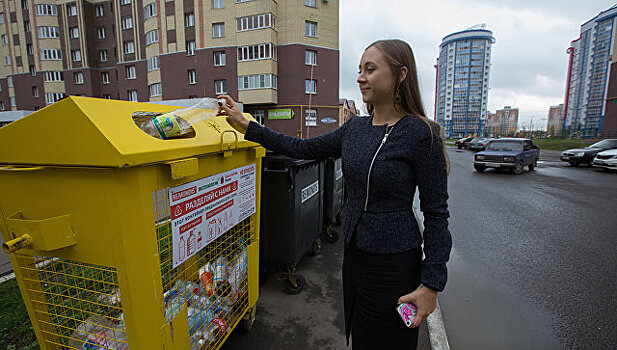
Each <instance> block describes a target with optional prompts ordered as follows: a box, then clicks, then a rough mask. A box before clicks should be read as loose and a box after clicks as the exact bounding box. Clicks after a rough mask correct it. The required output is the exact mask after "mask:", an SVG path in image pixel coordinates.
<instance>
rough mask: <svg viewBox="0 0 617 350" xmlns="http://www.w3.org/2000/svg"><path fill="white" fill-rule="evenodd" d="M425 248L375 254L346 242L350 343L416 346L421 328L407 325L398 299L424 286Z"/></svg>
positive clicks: (357, 345) (358, 346)
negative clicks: (421, 275) (422, 277)
mask: <svg viewBox="0 0 617 350" xmlns="http://www.w3.org/2000/svg"><path fill="white" fill-rule="evenodd" d="M421 262H422V249H421V247H417V248H414V249H412V250H409V251H406V252H403V253H396V254H372V253H367V252H363V251H360V250H358V249H357V248H356V245H355V240H354V241H352V242H351V244H349V245H347V244H346V245H345V255H344V258H343V297H344V304H345V305H344V307H345V330H346V336H347V345H349V336H350V334H351V340H352V348H353V349H354V350H362V349H416V347H417V343H418V328H413V329H412V328H407V327H406V326H405V324H403V321H402V320H401V318H400V316H399V315H398V312H397V311H396V306H397V305H398V299H399V298H400V297H401V296H403V295H405V294H409V293H411V292H413V291H414V290H416V289H417V288H418V286H419V285H420V264H421Z"/></svg>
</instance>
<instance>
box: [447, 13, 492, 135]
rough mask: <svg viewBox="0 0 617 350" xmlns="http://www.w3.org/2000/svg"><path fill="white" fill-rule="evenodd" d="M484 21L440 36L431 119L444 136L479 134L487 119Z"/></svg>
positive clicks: (488, 51) (488, 63)
mask: <svg viewBox="0 0 617 350" xmlns="http://www.w3.org/2000/svg"><path fill="white" fill-rule="evenodd" d="M493 43H495V38H494V37H493V33H492V32H491V31H490V30H486V29H485V26H484V25H479V26H474V27H471V28H469V29H466V30H464V31H461V32H457V33H453V34H450V35H448V36H446V37H444V38H443V40H442V42H441V45H439V58H438V59H437V65H436V66H435V67H436V70H437V72H436V89H435V90H436V91H435V94H436V96H435V120H436V121H437V122H438V123H439V124H441V125H442V126H443V128H444V131H445V136H446V137H462V136H468V135H474V134H478V135H479V134H481V133H482V131H483V129H484V128H485V127H486V122H487V119H488V109H487V103H488V91H489V76H490V74H489V72H490V67H491V47H492V44H493Z"/></svg>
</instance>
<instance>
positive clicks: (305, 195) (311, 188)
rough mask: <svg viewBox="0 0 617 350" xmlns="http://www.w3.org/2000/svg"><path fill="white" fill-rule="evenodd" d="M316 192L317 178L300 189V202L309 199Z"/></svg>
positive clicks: (317, 186)
mask: <svg viewBox="0 0 617 350" xmlns="http://www.w3.org/2000/svg"><path fill="white" fill-rule="evenodd" d="M317 192H319V180H317V181H315V182H313V183H312V184H310V185H308V186H306V187H305V188H303V189H302V203H304V202H306V201H307V200H309V199H310V198H311V197H313V196H314V195H315V194H316V193H317Z"/></svg>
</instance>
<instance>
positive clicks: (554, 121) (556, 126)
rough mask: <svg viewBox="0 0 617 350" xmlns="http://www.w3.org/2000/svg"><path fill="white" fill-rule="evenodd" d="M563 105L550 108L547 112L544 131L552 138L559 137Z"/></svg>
mask: <svg viewBox="0 0 617 350" xmlns="http://www.w3.org/2000/svg"><path fill="white" fill-rule="evenodd" d="M564 106H565V105H564V104H563V103H562V104H559V105H557V106H550V108H549V110H548V122H547V123H546V131H547V132H548V134H549V135H550V136H552V137H556V136H561V130H562V127H563V112H564V109H565V108H564Z"/></svg>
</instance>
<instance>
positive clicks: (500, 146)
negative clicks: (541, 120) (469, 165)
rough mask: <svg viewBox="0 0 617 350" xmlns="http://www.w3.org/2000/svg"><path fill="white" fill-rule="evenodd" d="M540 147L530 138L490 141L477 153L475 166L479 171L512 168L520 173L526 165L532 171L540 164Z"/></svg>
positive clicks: (517, 173)
mask: <svg viewBox="0 0 617 350" xmlns="http://www.w3.org/2000/svg"><path fill="white" fill-rule="evenodd" d="M538 159H540V148H538V146H536V145H534V144H533V142H531V140H530V139H524V138H504V139H496V140H492V141H491V142H489V144H488V146H486V149H485V150H484V151H480V152H478V153H476V155H475V156H474V162H473V167H474V169H476V171H477V172H480V173H481V172H483V171H484V170H486V169H487V168H499V169H510V170H511V171H512V172H513V173H514V174H516V175H519V174H521V173H522V172H523V168H524V167H525V166H528V167H529V171H532V170H534V169H535V168H536V166H538Z"/></svg>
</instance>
